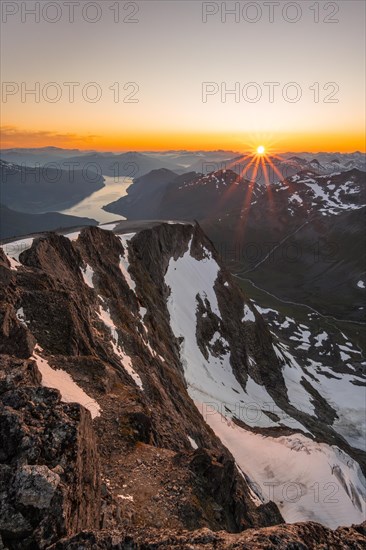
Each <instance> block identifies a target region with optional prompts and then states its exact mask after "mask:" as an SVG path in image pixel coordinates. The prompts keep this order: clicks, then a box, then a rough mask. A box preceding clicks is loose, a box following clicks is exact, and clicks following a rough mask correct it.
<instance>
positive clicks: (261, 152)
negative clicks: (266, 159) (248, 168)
mask: <svg viewBox="0 0 366 550" xmlns="http://www.w3.org/2000/svg"><path fill="white" fill-rule="evenodd" d="M265 152H266V148H265V147H264V146H263V145H258V147H257V153H258V155H264V153H265Z"/></svg>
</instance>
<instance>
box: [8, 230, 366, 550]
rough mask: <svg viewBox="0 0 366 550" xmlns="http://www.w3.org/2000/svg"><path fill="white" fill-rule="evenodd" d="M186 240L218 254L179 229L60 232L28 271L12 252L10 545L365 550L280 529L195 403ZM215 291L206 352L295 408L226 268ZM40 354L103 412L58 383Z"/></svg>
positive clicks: (23, 258)
mask: <svg viewBox="0 0 366 550" xmlns="http://www.w3.org/2000/svg"><path fill="white" fill-rule="evenodd" d="M122 241H123V240H122ZM188 243H191V244H192V246H191V254H193V256H194V257H195V258H196V259H201V258H202V254H203V253H204V251H203V249H204V248H206V249H208V250H209V251H210V252H211V253H212V255H213V257H215V254H216V253H215V251H214V249H213V247H212V244H211V243H210V241H209V240H208V239H207V237H205V235H204V234H203V232H202V231H201V229H200V228H199V226H192V225H169V224H162V225H159V226H156V227H154V228H152V229H148V230H143V231H140V232H139V233H137V234H136V236H135V237H134V238H132V239H131V240H130V242H129V244H128V250H127V246H126V244H123V242H121V238H120V237H119V236H118V235H115V234H114V233H113V232H110V231H104V230H101V229H99V228H97V227H91V228H87V229H84V230H82V231H81V232H80V235H79V237H78V238H77V239H75V240H70V239H68V238H66V237H64V236H62V235H56V234H50V235H47V236H45V237H41V238H37V239H35V240H34V242H33V245H32V246H31V248H30V249H28V250H25V251H24V252H23V253H22V254H21V255H20V258H19V259H20V264H21V265H19V266H18V267H17V269H16V270H15V269H10V264H9V261H8V260H7V258H6V256H5V255H4V254H2V253H1V250H0V283H1V285H0V299H1V303H0V536H1V538H0V549H1V548H2V547H1V544H2V543H3V546H4V547H5V548H7V549H8V550H23V549H24V550H33V549H34V550H36V549H38V548H41V549H50V550H51V549H52V550H63V549H65V550H66V549H75V550H76V549H77V550H79V549H80V550H81V549H84V548H85V549H90V550H91V549H93V550H97V549H100V550H107V549H108V550H109V549H110V550H112V549H115V550H117V549H135V548H136V549H140V548H141V549H143V548H159V547H164V548H187V549H191V548H207V549H211V548H218V549H220V548H223V549H224V548H253V549H254V548H268V549H269V548H281V549H282V548H283V549H288V550H290V549H292V550H296V549H299V550H307V549H308V548H309V549H310V548H324V549H325V548H328V547H329V548H335V549H337V548H347V546H346V545H345V544H348V543H349V544H354V546H349V547H350V548H355V549H358V548H361V547H362V546H357V544H359V541H360V540H361V539H362V540H364V535H365V533H364V528H363V527H359V528H357V529H356V528H354V529H352V528H349V529H348V530H345V531H341V530H339V531H330V530H328V529H325V528H323V527H321V526H320V525H318V524H311V523H307V524H303V525H301V524H299V525H291V526H286V525H282V524H283V518H282V516H281V514H280V512H279V509H278V508H277V506H276V504H274V503H273V502H262V503H261V501H259V502H258V499H256V498H254V497H253V492H252V490H251V487H250V485H249V483H248V481H247V478H246V476H245V475H242V474H241V472H240V471H239V470H238V467H237V465H236V463H235V460H234V458H233V456H232V455H231V453H230V452H229V451H228V450H227V448H226V447H225V446H224V445H223V444H222V443H221V441H220V439H219V438H218V437H217V436H216V435H215V433H214V432H213V431H212V430H211V428H210V427H209V426H208V424H206V423H205V421H204V419H203V417H202V415H201V413H200V412H199V410H198V408H197V407H196V405H195V404H194V402H193V400H192V399H191V397H190V396H189V393H188V389H187V382H186V379H185V377H184V368H183V364H182V361H181V357H180V344H181V342H180V341H179V338H176V337H175V336H174V334H173V332H172V327H171V324H170V317H169V312H168V308H167V298H168V296H169V288H168V287H167V285H166V284H165V275H166V271H167V268H168V265H169V262H170V260H171V259H172V258H175V259H177V258H179V257H180V256H182V255H183V254H184V253H185V252H186V251H187V246H188ZM121 258H123V259H124V262H125V263H127V264H128V273H126V269H127V268H125V269H124V270H123V269H122V268H121V262H122V260H121ZM122 265H123V264H122ZM87 270H88V271H87ZM86 272H87V273H88V276H89V277H90V278H89V279H88V277H87V276H86V275H85V274H86ZM90 274H91V275H90ZM132 279H133V285H131V280H132ZM228 281H230V285H226V284H225V283H227V282H228ZM133 286H134V288H132V287H133ZM215 293H216V295H217V300H218V303H219V308H220V312H221V318H219V317H218V316H217V315H215V314H214V313H213V312H212V311H210V307H209V304H208V303H206V302H205V300H203V299H201V300H200V301H198V308H197V312H196V314H197V331H196V337H197V344H198V346H199V347H200V349H201V351H202V354H203V356H205V353H207V350H208V349H209V351H210V353H212V354H218V355H220V353H222V352H223V350H222V349H219V348H217V346H218V345H219V344H216V348H214V347H211V348H210V347H209V346H210V341H211V340H212V335H213V334H214V333H215V331H219V332H220V333H221V334H222V335H223V336H224V337H225V340H226V341H227V342H228V343H229V344H228V345H230V347H231V357H232V369H233V372H234V374H235V377H236V378H237V380H238V381H239V383H240V384H242V385H243V387H244V386H245V384H246V381H247V379H248V376H249V375H250V376H251V377H252V378H253V379H254V380H255V381H256V382H257V383H258V384H264V381H265V383H266V384H267V388H268V391H269V393H271V391H273V392H275V391H276V392H277V393H278V394H279V396H280V398H282V399H283V400H285V398H286V391H285V386H284V382H283V379H282V374H281V366H280V364H279V363H278V361H277V359H276V356H275V354H274V351H273V347H272V342H271V335H270V333H269V330H268V328H267V327H266V325H265V323H264V321H263V319H262V318H261V317H260V316H259V315H258V314H257V313H255V314H254V313H253V315H255V316H256V319H255V322H252V323H247V324H245V323H243V322H242V317H243V308H244V303H245V298H244V296H243V295H242V293H241V291H240V289H238V288H237V287H235V284H232V281H231V279H230V274H229V273H227V272H225V270H224V269H221V270H220V271H219V275H218V279H217V283H216V285H215ZM19 311H22V315H23V317H20V316H19ZM22 318H23V320H22ZM36 344H37V347H35V346H36ZM35 350H36V351H35ZM35 354H36V355H35ZM248 354H250V356H252V357H253V358H254V359H255V362H253V364H251V363H250V362H249V361H248V359H247V357H248ZM37 356H38V359H37ZM39 356H41V359H42V361H45V362H47V363H48V365H49V368H50V369H51V372H52V369H53V370H58V369H59V370H61V372H62V373H63V375H65V376H66V375H67V376H68V377H70V378H71V381H72V382H73V383H74V384H76V386H77V387H78V389H79V390H80V391H81V390H82V391H83V392H86V394H87V397H90V400H93V401H94V402H96V403H97V404H98V406H99V407H100V414H99V415H97V416H96V417H95V418H94V419H93V420H92V418H91V414H90V412H89V410H88V409H87V406H88V404H87V403H86V404H85V407H84V406H82V405H80V404H78V403H69V402H65V401H70V399H68V397H67V396H64V395H62V396H61V394H60V393H59V391H58V390H55V389H51V388H49V387H45V386H44V385H43V383H44V379H43V377H42V375H41V367H39V368H38V366H37V364H36V362H35V360H34V358H35V357H36V359H37V360H39ZM192 441H193V442H194V445H192ZM263 527H268V529H263ZM345 537H346V538H345ZM1 540H2V543H1ZM315 541H318V542H317V543H319V544H320V546H316V545H315V544H316V542H315ZM321 545H323V547H322V546H321ZM327 545H328V546H327ZM332 545H333V546H332Z"/></svg>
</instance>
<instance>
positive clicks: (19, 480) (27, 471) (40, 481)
mask: <svg viewBox="0 0 366 550" xmlns="http://www.w3.org/2000/svg"><path fill="white" fill-rule="evenodd" d="M59 484H60V476H59V475H58V474H57V473H55V472H53V471H52V470H50V469H49V468H48V467H47V466H43V465H41V466H39V465H34V466H30V465H28V464H25V465H24V466H22V467H21V468H19V469H18V470H17V472H16V474H15V479H14V484H13V486H14V491H15V494H16V500H17V501H18V502H19V503H20V504H22V505H23V506H33V508H38V509H42V508H48V507H49V506H50V504H51V500H52V499H53V496H54V494H55V492H56V489H57V487H58V486H59Z"/></svg>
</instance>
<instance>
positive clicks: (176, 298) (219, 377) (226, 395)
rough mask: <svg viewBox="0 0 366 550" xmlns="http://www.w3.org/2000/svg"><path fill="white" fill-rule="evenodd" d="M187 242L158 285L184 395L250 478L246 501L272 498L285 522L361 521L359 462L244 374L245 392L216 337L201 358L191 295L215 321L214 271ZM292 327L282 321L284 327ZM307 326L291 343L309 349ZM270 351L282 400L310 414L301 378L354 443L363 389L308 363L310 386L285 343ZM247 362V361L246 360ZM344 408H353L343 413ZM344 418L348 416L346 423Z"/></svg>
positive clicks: (363, 490) (363, 496)
mask: <svg viewBox="0 0 366 550" xmlns="http://www.w3.org/2000/svg"><path fill="white" fill-rule="evenodd" d="M191 244H192V243H191V242H190V243H189V246H188V250H187V251H186V252H185V253H184V255H183V256H181V257H180V258H178V259H176V260H175V259H174V258H171V260H170V262H169V266H168V269H167V272H166V276H165V282H166V285H167V286H168V287H169V290H170V294H169V297H168V302H167V306H168V311H169V314H170V320H171V327H172V330H173V333H174V335H175V336H176V337H177V338H179V337H183V341H182V343H181V349H180V352H181V361H182V364H183V367H184V375H185V378H186V381H187V386H188V392H189V394H190V396H191V397H192V399H193V400H194V402H195V404H196V406H197V407H198V409H199V410H200V412H201V414H202V415H203V417H204V419H205V421H206V422H207V423H208V424H209V425H210V427H211V428H212V429H213V430H214V432H215V433H216V435H217V436H218V437H219V438H220V439H221V441H222V443H223V444H224V445H225V446H226V447H227V448H228V449H229V450H230V452H231V453H232V454H233V456H234V458H235V460H236V463H237V465H238V468H239V471H240V470H242V471H243V472H245V473H246V475H248V476H249V478H250V480H251V483H252V488H253V491H254V496H253V498H257V499H260V500H261V501H263V502H265V501H269V500H274V501H275V502H276V503H277V505H278V506H279V508H280V510H281V513H282V514H283V516H284V518H285V520H286V521H287V522H290V523H292V522H297V521H308V520H312V521H318V522H320V523H322V524H324V525H326V526H328V527H331V528H335V527H337V526H339V525H351V524H352V523H358V522H362V521H363V520H364V517H365V512H366V502H365V500H366V480H365V478H364V476H363V474H362V472H361V470H360V467H359V465H358V464H357V463H356V462H355V461H354V460H353V459H352V458H351V457H350V456H348V455H347V454H346V453H344V452H343V451H342V450H340V449H339V448H338V447H335V446H330V445H327V444H325V443H317V442H315V441H313V439H311V438H310V437H308V436H307V435H306V434H307V433H309V432H308V431H307V430H306V429H305V428H304V427H303V426H302V425H301V424H300V423H299V422H298V421H296V420H294V419H291V418H289V417H288V416H287V415H285V413H284V412H283V411H281V410H280V409H279V407H278V405H276V404H275V403H274V401H273V400H272V398H271V396H270V395H269V394H268V392H267V390H266V388H265V387H264V386H260V385H258V384H256V383H255V381H254V380H252V379H251V378H250V377H249V378H248V381H247V385H246V389H245V390H244V389H243V388H242V387H241V385H240V384H239V383H238V381H237V380H236V378H235V375H234V373H233V371H232V368H231V364H230V350H229V349H227V348H228V346H227V343H226V342H225V341H223V339H222V337H221V340H222V343H223V344H224V347H225V352H223V353H222V355H221V356H220V357H214V356H213V355H212V354H211V353H210V352H209V356H208V359H207V360H206V359H205V357H204V356H203V355H202V353H201V350H200V348H199V346H198V344H197V340H196V309H197V298H196V296H197V295H199V296H200V297H201V299H202V300H203V301H205V300H207V301H208V302H209V304H210V306H211V310H212V312H213V313H215V314H216V315H218V316H219V317H220V311H219V307H218V302H217V298H216V294H215V291H214V285H215V282H216V279H217V276H218V273H219V266H218V265H217V263H216V262H215V260H214V259H213V258H212V257H211V255H209V254H208V257H206V258H205V261H199V260H196V259H195V258H193V257H192V256H191V254H190V249H191ZM256 309H258V310H259V311H261V309H263V308H259V307H257V306H256ZM265 311H266V312H269V311H274V310H270V309H266V310H265ZM248 321H249V322H254V321H255V317H254V315H253V313H252V311H251V310H250V309H249V308H248V307H246V308H245V309H244V315H243V322H248ZM293 322H294V321H293V320H292V319H290V318H288V319H286V326H287V325H290V324H291V323H293ZM307 328H308V327H306V326H305V325H301V326H298V327H297V334H298V336H297V338H298V339H301V340H305V342H306V343H307V344H308V345H309V336H310V332H309V331H308V330H307ZM218 338H220V335H219V334H218V333H216V334H215V335H214V337H213V339H212V340H215V341H216V340H217V339H218ZM325 339H326V334H324V333H322V334H320V335H319V336H318V338H317V343H320V345H321V343H322V342H323V341H324V340H325ZM274 351H275V353H276V355H277V357H278V358H279V359H280V360H281V362H282V366H283V375H284V379H285V383H286V386H287V390H288V397H289V401H290V402H292V403H293V404H294V406H296V407H297V408H299V409H300V410H302V411H303V412H306V413H308V414H310V415H312V416H314V417H316V415H315V407H314V404H313V401H312V396H311V395H310V394H309V393H308V392H307V391H306V390H305V388H304V387H303V385H302V384H301V383H300V382H301V379H302V378H304V379H307V380H308V381H309V382H311V384H312V385H313V387H314V388H315V389H317V390H318V391H319V392H320V393H321V394H322V395H324V397H325V398H326V399H328V400H329V402H330V403H331V405H332V406H333V405H334V407H335V408H336V410H337V412H338V414H339V416H340V420H339V421H337V423H335V425H334V428H335V429H336V430H337V431H338V432H339V433H340V434H341V435H343V437H345V438H346V439H348V440H349V441H350V442H351V439H352V442H353V443H354V442H355V441H359V436H360V433H357V434H355V433H348V436H347V430H348V431H349V424H351V423H356V424H357V423H359V421H360V418H359V416H358V413H359V411H362V410H364V405H363V406H362V403H361V400H362V396H363V399H364V388H363V387H361V386H355V385H354V384H352V380H353V379H354V376H350V375H348V376H347V377H346V378H345V379H343V380H339V379H336V378H331V379H330V378H328V377H326V376H325V375H323V376H321V374H319V372H318V371H317V372H315V370H316V369H317V368H318V369H321V368H324V367H322V366H321V365H320V364H319V365H318V364H315V363H314V365H313V368H314V374H316V377H317V379H318V382H316V381H315V380H313V379H312V378H310V377H309V376H308V375H307V374H306V372H305V371H304V370H303V369H302V367H301V366H300V364H299V363H298V362H297V361H296V359H295V357H294V356H293V355H292V354H291V353H290V351H289V349H288V346H286V345H285V344H281V343H280V342H278V343H276V344H274ZM248 360H249V361H251V362H252V363H253V362H254V359H253V358H252V357H250V358H249V359H248ZM347 403H348V405H347V406H348V411H347V409H346V404H347ZM351 403H353V404H352V406H354V407H355V410H354V411H352V410H350V404H351ZM265 411H272V412H275V413H276V414H278V415H279V417H280V421H279V422H276V421H272V420H271V419H270V418H269V417H268V416H267V415H266V414H265ZM347 414H350V415H351V420H350V422H348V423H347ZM233 417H237V418H240V419H241V420H243V421H244V422H245V423H246V424H247V425H249V426H252V427H262V428H265V427H270V426H272V427H273V426H278V425H280V424H282V425H287V426H289V427H291V428H292V429H294V430H296V431H299V433H297V434H295V435H292V436H281V437H278V438H275V437H267V436H264V435H261V434H259V433H253V432H250V431H248V430H246V429H245V428H242V427H239V426H238V425H236V424H235V423H234V421H233ZM300 432H302V433H300ZM360 432H361V430H360Z"/></svg>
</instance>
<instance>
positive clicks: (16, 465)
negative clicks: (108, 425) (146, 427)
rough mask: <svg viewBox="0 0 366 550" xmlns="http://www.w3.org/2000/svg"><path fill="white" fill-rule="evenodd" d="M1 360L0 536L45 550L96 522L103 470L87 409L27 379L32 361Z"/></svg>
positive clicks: (33, 370)
mask: <svg viewBox="0 0 366 550" xmlns="http://www.w3.org/2000/svg"><path fill="white" fill-rule="evenodd" d="M19 363H20V362H18V363H17V362H14V361H11V360H8V361H2V362H1V366H2V371H1V374H2V376H1V379H0V403H1V404H0V449H1V450H0V479H1V483H0V535H1V537H2V540H3V543H4V545H5V547H8V548H11V549H16V550H18V549H19V550H20V549H28V548H29V549H30V548H47V547H48V546H49V544H51V543H52V542H54V541H56V540H58V539H59V538H60V537H62V536H65V535H67V534H70V533H75V532H77V531H79V530H81V529H95V528H98V527H99V517H100V476H99V460H98V455H97V451H96V440H95V435H94V432H93V429H92V424H91V417H90V413H89V412H88V411H86V410H85V409H84V408H82V407H80V406H79V405H77V404H69V405H68V404H65V403H61V400H60V395H59V393H58V391H56V390H51V389H48V388H42V387H40V386H39V385H31V383H32V382H33V383H35V384H36V383H37V381H38V382H39V379H40V376H39V372H38V370H37V367H36V366H35V364H34V363H33V362H22V363H20V364H19Z"/></svg>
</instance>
